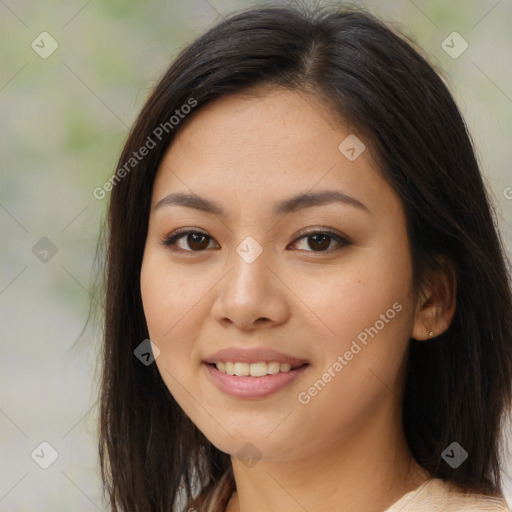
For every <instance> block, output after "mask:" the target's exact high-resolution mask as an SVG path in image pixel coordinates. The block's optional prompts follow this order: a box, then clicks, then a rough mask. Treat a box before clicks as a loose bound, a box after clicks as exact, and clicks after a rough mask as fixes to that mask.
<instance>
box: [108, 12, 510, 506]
mask: <svg viewBox="0 0 512 512" xmlns="http://www.w3.org/2000/svg"><path fill="white" fill-rule="evenodd" d="M258 85H265V86H272V87H283V88H286V89H290V90H301V91H305V92H308V93H310V94H313V95H315V96H316V97H318V98H320V99H322V100H323V101H324V102H325V104H328V105H329V106H331V107H332V109H333V110H332V112H333V114H334V115H337V116H339V119H341V120H343V121H344V122H347V123H349V124H350V125H351V126H354V127H355V128H356V129H357V130H358V133H359V134H361V136H362V137H364V139H365V141H368V143H369V145H370V146H371V148H372V151H373V153H374V154H375V155H377V159H378V163H379V166H380V169H381V171H382V173H383V175H384V177H385V178H386V180H387V181H388V182H389V184H390V185H391V186H392V187H393V189H394V190H395V191H396V192H397V193H398V195H399V196H400V198H401V201H402V203H403V206H404V209H405V213H406V217H407V226H408V233H409V240H410V246H411V253H412V264H413V269H414V285H415V289H416V290H420V287H421V285H422V283H423V282H424V281H425V279H426V276H427V275H429V273H430V272H431V271H439V270H443V268H444V267H443V265H442V262H443V261H445V262H449V263H450V265H451V267H452V268H453V269H454V272H455V276H456V281H457V307H456V312H455V316H454V318H453V321H452V324H451V326H450V328H449V329H448V330H447V331H446V332H445V333H444V334H442V335H440V336H439V337H437V338H436V339H434V340H432V341H429V342H423V343H419V342H416V341H415V340H411V344H410V352H409V359H408V372H407V378H406V383H405V395H404V404H403V425H404V430H405V434H406V437H407V440H408V443H409V446H410V450H411V452H412V454H413V456H414V457H415V459H416V460H417V461H418V463H419V464H420V465H421V466H423V467H424V468H425V469H427V470H428V471H429V472H430V473H431V474H432V475H433V476H435V477H439V478H443V479H448V480H450V481H453V482H456V483H459V484H461V485H463V486H466V487H467V488H469V489H472V490H475V491H479V492H485V493H499V491H500V485H501V484H500V460H499V437H500V428H501V427H502V422H503V421H504V419H505V417H506V411H507V406H510V403H511V393H512V392H511V387H512V343H511V342H512V298H511V289H510V270H509V267H508V265H507V262H506V257H505V252H504V250H503V246H502V243H501V241H500V239H499V233H498V229H497V227H496V225H495V222H496V221H495V218H494V216H493V211H492V208H491V201H490V199H489V197H488V195H487V192H486V190H485V187H484V183H483V180H482V177H481V174H480V171H479V167H478V164H477V161H476V158H475V153H474V149H473V147H472V142H471V139H470V136H469V134H468V132H467V129H466V126H465V123H464V121H463V119H462V116H461V114H460V112H459V110H458V108H457V106H456V104H455V102H454V100H453V98H452V96H451V94H450V92H449V91H448V89H447V87H446V86H445V85H444V83H443V81H442V80H441V78H440V77H439V75H438V73H436V71H435V70H434V69H433V67H432V66H431V65H430V64H429V63H428V62H427V60H426V59H425V58H424V57H422V56H421V55H420V53H419V51H417V50H415V49H413V47H412V44H411V43H409V42H406V40H405V38H404V37H402V36H399V35H397V34H395V33H394V32H393V31H392V30H390V29H389V28H388V27H386V26H385V25H384V24H383V23H382V22H380V21H379V20H377V19H375V18H374V17H373V16H371V15H369V14H367V13H365V12H362V11H359V10H346V9H341V8H333V7H322V8H318V7H316V8H311V7H304V6H301V5H297V6H295V7H280V6H271V5H270V6H265V7H258V8H253V9H250V10H247V11H244V12H241V13H237V14H235V15H232V16H230V17H229V18H227V19H224V20H223V21H221V22H220V23H218V24H217V25H216V26H214V27H213V28H211V29H210V30H208V31H207V32H206V33H205V34H204V35H202V36H201V37H199V38H198V39H197V40H195V41H193V42H192V43H191V44H190V45H189V46H188V47H186V48H185V49H184V50H183V51H181V53H180V54H179V55H178V56H177V58H176V59H175V60H174V61H173V63H172V65H171V66H170V68H169V69H168V70H167V71H166V72H165V74H164V75H163V76H162V78H161V79H160V80H159V82H158V84H157V85H156V86H155V88H154V89H153V91H152V93H151V94H150V96H149V99H148V100H147V102H146V103H145V105H144V107H143V108H142V111H141V113H140V115H139V116H138V118H137V120H136V121H135V123H134V125H133V127H132V129H131V132H130V134H129V136H128V138H127V141H126V143H125V146H124V149H123V150H122V153H121V156H120V158H119V165H118V169H120V168H122V167H123V166H125V171H126V169H127V168H126V163H127V162H128V161H129V160H130V158H132V156H133V153H134V152H135V151H138V150H139V148H141V147H142V146H144V145H146V144H147V141H148V137H151V136H152V139H153V140H154V142H156V145H155V147H153V148H152V149H151V150H150V151H149V152H148V154H147V155H146V156H144V158H142V159H141V160H140V161H139V162H137V164H136V165H135V166H133V169H131V168H130V169H129V172H124V173H122V174H123V176H122V178H121V177H120V176H119V175H118V177H119V179H118V180H116V182H115V184H114V186H113V189H112V193H111V197H110V204H109V210H108V224H107V226H106V229H107V237H106V238H107V240H108V251H107V257H106V262H105V275H106V284H105V290H104V293H105V295H104V301H105V315H106V318H105V325H104V355H103V375H102V383H101V418H100V420H101V421H100V445H99V448H100V459H101V469H102V477H103V481H104V484H105V489H106V491H107V492H108V496H109V499H110V504H111V507H112V510H114V511H121V510H123V511H127V512H128V511H129V512H148V511H153V512H164V511H165V512H168V511H170V510H181V508H179V507H183V506H184V505H183V503H185V502H188V503H189V504H190V503H194V504H195V505H194V506H196V507H197V508H198V510H206V507H207V504H208V503H209V501H210V500H211V498H212V493H213V492H214V490H215V487H216V486H217V484H218V483H219V482H220V481H221V478H222V477H224V480H223V482H226V487H225V489H228V490H229V489H231V490H232V489H233V480H232V474H231V472H230V471H231V462H230V457H229V455H228V454H226V453H223V452H221V451H219V450H218V449H217V448H216V447H215V446H213V445H212V443H210V442H209V441H208V439H206V437H205V436H204V435H203V434H202V433H201V432H200V431H199V430H198V429H197V427H196V426H195V425H194V424H193V423H192V422H191V421H190V419H189V418H188V417H187V416H186V415H185V413H184V412H183V411H182V410H181V408H180V407H179V405H178V404H177V403H176V401H175V400H174V399H173V397H172V396H171V394H170V393H169V391H168V389H167V388H166V386H165V384H164V382H163V380H162V378H161V376H160V374H159V372H158V369H157V367H156V365H155V364H152V365H149V366H145V365H144V364H141V362H140V361H139V360H138V359H137V358H136V357H135V356H134V350H135V348H136V347H137V346H138V345H139V344H140V343H141V342H142V341H143V340H145V339H147V338H149V336H148V330H147V325H146V321H145V317H144V313H143V308H142V301H141V293H140V285H139V279H140V270H141V263H142V257H143V252H144V245H145V240H146V235H147V228H148V221H149V208H150V201H151V193H152V186H153V181H154V178H155V174H156V171H157V169H158V167H159V163H160V161H161V160H162V157H163V155H164V153H165V151H166V149H167V148H168V147H169V145H170V143H171V142H172V140H173V137H174V135H175V134H176V133H177V131H178V130H179V129H180V127H181V126H182V124H183V122H184V121H183V120H182V118H181V116H180V119H179V121H178V122H177V123H176V124H174V123H173V125H172V126H171V125H170V123H169V119H170V117H171V116H172V115H173V113H175V112H176V110H177V109H178V110H179V109H181V108H182V106H183V105H186V104H189V105H191V104H194V105H196V106H195V108H194V112H195V111H198V110H199V109H200V108H201V107H203V106H204V105H206V104H207V103H208V102H211V101H212V100H214V99H216V98H219V97H222V96H226V95H229V94H232V93H235V92H241V91H244V90H249V89H250V88H252V87H254V86H258ZM194 112H191V113H190V116H189V117H190V118H192V117H193V115H194ZM184 117H185V121H186V120H187V118H186V116H184ZM164 123H167V125H166V126H167V130H165V131H164V132H162V134H161V138H159V139H158V141H157V140H156V138H155V137H154V134H155V130H156V129H157V128H158V127H161V126H164ZM161 131H162V130H161ZM158 133H160V132H158ZM453 441H456V442H458V443H459V444H460V445H461V446H462V447H463V448H464V449H465V450H466V451H467V452H468V453H469V458H468V460H467V461H466V462H465V463H464V464H462V465H460V466H459V467H458V468H456V469H452V468H451V467H450V466H449V465H448V464H446V463H445V462H444V461H443V460H442V458H441V454H442V452H443V450H444V449H445V448H446V447H447V446H448V445H450V444H451V443H452V442H453ZM200 491H202V494H201V495H200V499H198V500H196V501H195V502H192V501H191V500H192V499H193V497H195V496H197V494H198V493H199V492H200ZM217 491H218V489H217ZM228 494H229V492H226V493H225V495H224V498H225V497H226V496H228ZM224 498H222V499H224ZM222 499H221V501H220V502H219V503H220V505H219V508H221V507H223V506H225V499H224V501H222ZM180 504H181V505H180Z"/></svg>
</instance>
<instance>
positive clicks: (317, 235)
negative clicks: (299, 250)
mask: <svg viewBox="0 0 512 512" xmlns="http://www.w3.org/2000/svg"><path fill="white" fill-rule="evenodd" d="M303 238H304V239H307V240H308V242H307V247H308V248H309V249H310V250H307V249H306V251H307V252H332V251H328V249H329V248H330V246H331V243H332V242H333V241H334V242H335V243H336V244H337V245H338V246H339V247H338V248H339V249H341V248H342V247H344V246H347V245H350V242H349V241H348V240H346V239H345V238H343V237H341V236H340V235H338V234H336V233H332V232H331V231H311V232H309V233H305V234H303V235H302V236H301V237H299V238H297V240H296V241H295V243H297V241H299V240H302V239H303ZM335 250H336V249H335Z"/></svg>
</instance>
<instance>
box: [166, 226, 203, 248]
mask: <svg viewBox="0 0 512 512" xmlns="http://www.w3.org/2000/svg"><path fill="white" fill-rule="evenodd" d="M185 237H186V238H185ZM182 238H184V239H185V243H186V244H188V245H189V247H190V249H186V248H185V249H183V247H180V246H179V245H178V244H177V242H178V241H180V240H181V239H182ZM208 239H209V240H213V239H212V238H211V237H210V236H208V235H207V234H206V233H203V232H201V231H195V230H190V229H179V230H178V231H175V232H174V233H172V234H171V235H169V236H168V237H166V238H165V239H164V240H162V241H161V243H162V245H165V246H166V247H169V248H170V249H171V250H172V251H176V252H201V251H204V250H205V249H207V248H208V243H205V242H207V241H208ZM176 247H177V249H176Z"/></svg>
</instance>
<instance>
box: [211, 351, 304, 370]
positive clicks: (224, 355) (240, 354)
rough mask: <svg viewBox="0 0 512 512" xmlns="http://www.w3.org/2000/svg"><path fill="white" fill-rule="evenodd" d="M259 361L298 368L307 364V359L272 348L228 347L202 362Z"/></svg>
mask: <svg viewBox="0 0 512 512" xmlns="http://www.w3.org/2000/svg"><path fill="white" fill-rule="evenodd" d="M261 361H265V362H270V361H276V362H278V363H288V364H290V365H291V366H300V365H303V364H304V363H308V364H309V361H308V360H307V359H302V358H299V357H295V356H292V355H289V354H284V353H283V352H278V351H277V350H274V349H272V348H265V347H260V348H238V347H230V348H225V349H222V350H219V351H218V352H215V353H214V354H212V355H210V356H208V357H207V358H205V359H204V361H203V362H205V363H209V364H215V363H227V362H232V363H249V364H250V363H259V362H261Z"/></svg>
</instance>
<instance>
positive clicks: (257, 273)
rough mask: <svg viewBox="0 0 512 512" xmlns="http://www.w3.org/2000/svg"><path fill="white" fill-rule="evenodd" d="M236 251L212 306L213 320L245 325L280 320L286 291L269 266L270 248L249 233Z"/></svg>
mask: <svg viewBox="0 0 512 512" xmlns="http://www.w3.org/2000/svg"><path fill="white" fill-rule="evenodd" d="M235 250H236V253H235V254H233V257H232V258H230V266H231V270H230V271H229V272H228V273H227V275H226V276H225V279H224V280H223V281H222V284H221V290H220V293H219V295H218V297H217V299H216V302H215V305H214V308H213V314H214V317H215V318H216V320H217V321H222V320H224V321H225V320H227V319H229V320H230V321H231V322H233V323H235V324H238V325H239V326H240V327H244V328H249V327H251V326H252V324H253V323H254V322H256V321H257V320H258V319H261V318H264V319H267V321H268V320H270V321H272V323H274V322H278V323H279V322H281V321H283V319H284V318H285V317H286V315H287V311H288V307H287V304H286V294H284V293H283V291H282V290H280V289H279V285H278V282H276V280H275V278H273V274H272V272H271V271H270V269H269V268H268V267H271V266H272V262H271V254H270V249H264V248H263V247H262V246H261V245H260V244H259V243H258V242H257V241H256V240H255V239H254V238H253V237H251V236H248V237H246V238H244V239H243V240H242V242H241V243H240V244H239V245H238V246H237V247H236V249H235Z"/></svg>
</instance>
